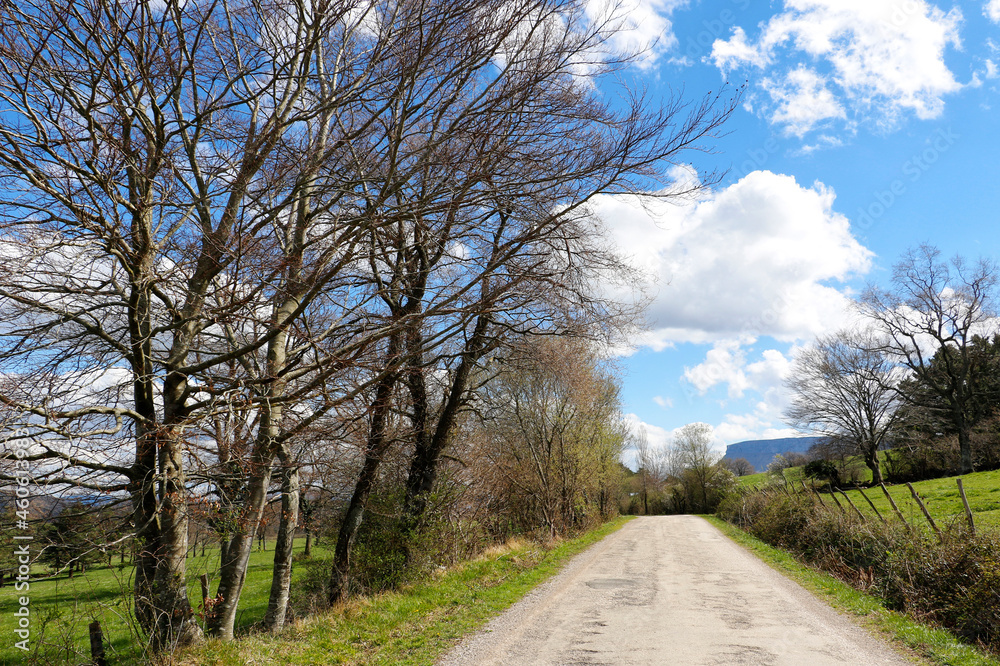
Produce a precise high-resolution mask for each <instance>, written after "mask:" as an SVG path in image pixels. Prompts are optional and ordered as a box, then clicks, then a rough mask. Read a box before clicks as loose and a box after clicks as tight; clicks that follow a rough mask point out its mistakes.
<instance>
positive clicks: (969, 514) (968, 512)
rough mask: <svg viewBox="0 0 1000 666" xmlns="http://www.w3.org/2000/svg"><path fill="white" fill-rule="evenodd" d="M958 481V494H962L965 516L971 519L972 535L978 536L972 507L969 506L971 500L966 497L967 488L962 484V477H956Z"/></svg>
mask: <svg viewBox="0 0 1000 666" xmlns="http://www.w3.org/2000/svg"><path fill="white" fill-rule="evenodd" d="M955 481H957V482H958V494H959V495H961V496H962V504H963V505H964V506H965V517H966V518H968V519H969V529H970V530H972V536H976V522H975V521H974V520H973V519H972V509H971V508H970V507H969V500H968V499H967V498H966V497H965V488H964V487H963V486H962V479H955Z"/></svg>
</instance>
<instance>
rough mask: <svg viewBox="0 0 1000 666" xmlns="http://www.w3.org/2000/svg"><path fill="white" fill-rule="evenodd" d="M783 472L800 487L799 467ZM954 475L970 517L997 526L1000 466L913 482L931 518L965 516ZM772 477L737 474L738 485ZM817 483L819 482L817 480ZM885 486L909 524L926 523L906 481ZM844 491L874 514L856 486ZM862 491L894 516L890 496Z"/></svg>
mask: <svg viewBox="0 0 1000 666" xmlns="http://www.w3.org/2000/svg"><path fill="white" fill-rule="evenodd" d="M784 474H785V479H786V480H787V481H788V482H789V484H791V485H792V486H793V487H797V488H801V487H802V486H801V484H800V481H801V480H803V478H804V475H803V473H802V468H801V467H790V468H788V469H786V470H784ZM957 478H961V479H962V484H963V485H964V486H965V495H966V498H967V499H968V500H969V507H970V508H971V509H972V512H973V514H974V516H973V519H974V521H975V524H976V527H977V528H980V527H981V528H983V529H1000V470H994V471H992V472H976V473H974V474H966V475H964V476H961V477H954V476H950V477H942V478H940V479H928V480H927V481H917V482H915V483H913V484H912V485H913V488H914V490H916V491H917V494H919V495H920V499H921V500H922V501H923V502H924V505H925V506H926V507H927V511H928V512H929V513H930V514H931V517H932V518H934V520H935V522H937V523H938V526H939V527H942V528H944V527H945V526H946V525H948V524H949V523H950V522H951V521H955V520H965V508H964V507H963V506H962V499H961V497H960V496H959V493H958V484H957V483H956V482H955V479H957ZM774 479H775V477H774V476H773V475H771V474H768V473H767V472H763V473H760V474H750V475H747V476H743V477H740V479H739V481H740V485H741V486H745V487H755V486H760V485H764V484H768V483H772V482H773V481H774ZM864 480H866V481H870V480H871V474H870V473H868V474H867V475H866V476H865V477H864ZM806 483H809V481H808V480H807V481H806ZM817 485H819V484H818V483H817ZM886 487H887V488H888V490H889V494H890V495H892V499H893V501H894V502H895V503H896V506H897V507H898V508H899V510H900V513H902V514H903V516H904V517H905V518H906V519H907V521H908V522H910V523H911V524H912V525H917V526H927V521H926V520H925V519H924V516H923V514H922V513H921V511H920V507H919V506H917V503H916V502H915V501H914V500H913V497H912V495H911V494H910V491H909V489H908V488H907V487H906V485H905V484H896V485H887V486H886ZM846 492H847V495H848V496H849V497H850V498H851V501H852V502H854V505H855V506H857V507H858V509H860V510H861V512H862V513H864V514H865V515H868V516H872V517H874V516H875V512H874V511H872V509H871V506H870V505H869V504H868V502H866V501H865V499H864V498H863V497H862V496H861V492H859V491H857V490H848V491H846ZM864 494H865V495H867V496H868V498H869V499H871V501H872V503H873V504H874V505H875V508H876V509H878V512H879V513H880V514H881V515H882V516H884V517H885V518H887V519H892V520H895V519H896V518H895V514H894V513H893V511H892V507H891V506H890V505H889V500H887V499H886V497H885V494H884V493H883V492H882V489H881V488H878V487H874V488H866V489H865V490H864ZM823 497H824V500H825V501H826V502H827V503H831V504H832V502H831V500H830V499H829V497H828V496H827V495H825V494H824V495H823ZM838 499H840V501H841V502H842V503H843V497H841V496H839V495H838ZM845 508H846V509H848V510H850V507H847V506H845Z"/></svg>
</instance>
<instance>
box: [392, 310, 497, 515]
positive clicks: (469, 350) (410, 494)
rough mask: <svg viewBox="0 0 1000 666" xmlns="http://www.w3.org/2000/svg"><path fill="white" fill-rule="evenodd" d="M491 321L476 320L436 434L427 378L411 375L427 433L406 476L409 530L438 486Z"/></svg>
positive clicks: (420, 439)
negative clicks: (443, 459) (431, 427)
mask: <svg viewBox="0 0 1000 666" xmlns="http://www.w3.org/2000/svg"><path fill="white" fill-rule="evenodd" d="M489 323H490V320H489V318H488V317H487V316H485V315H480V316H479V318H478V319H477V320H476V327H475V329H474V330H473V333H472V335H471V336H470V337H469V341H468V342H467V343H466V351H465V353H463V354H462V360H461V361H460V362H459V365H458V369H457V370H456V371H455V377H454V378H453V379H452V384H451V387H450V389H449V391H448V398H447V400H446V401H445V404H444V407H443V408H442V409H441V415H440V416H439V417H438V421H437V426H436V427H435V428H434V431H433V435H431V433H430V432H429V424H427V422H426V419H427V418H428V412H429V410H428V408H427V391H426V386H425V384H424V381H423V374H422V373H417V372H413V374H412V375H411V377H410V378H409V379H410V382H409V388H410V399H411V400H412V401H413V402H414V404H415V405H416V404H417V403H418V402H420V403H422V406H421V407H420V409H419V411H418V410H417V409H415V410H414V413H415V414H417V415H419V416H420V417H421V422H422V424H423V430H424V431H425V432H426V434H425V435H424V436H423V437H418V438H417V440H416V446H415V448H414V451H413V459H412V460H411V462H410V471H409V475H408V476H407V479H406V500H405V502H404V510H403V511H404V523H405V526H404V529H406V530H408V531H409V530H413V529H416V526H417V525H418V524H419V522H420V520H421V518H423V515H424V511H425V510H426V509H427V498H428V496H429V495H430V493H431V491H432V490H433V489H434V481H435V480H436V478H437V466H438V461H439V460H440V458H441V454H442V453H443V452H444V450H445V448H447V446H448V443H449V441H450V439H451V435H452V431H453V430H454V429H455V425H456V423H457V422H458V415H459V409H461V407H462V404H463V401H464V400H465V397H466V395H465V394H466V388H467V386H468V383H469V377H470V375H471V374H472V369H473V367H474V366H475V364H476V363H477V362H478V361H479V359H480V358H482V356H483V355H484V354H485V353H487V351H488V346H487V344H486V333H487V331H488V328H489ZM417 335H418V334H417V333H411V337H410V339H409V341H408V342H409V345H410V347H411V350H410V361H411V363H412V362H414V360H415V359H416V358H419V357H418V356H416V353H417V351H418V350H419V344H420V343H419V341H418V339H417V337H416V336H417Z"/></svg>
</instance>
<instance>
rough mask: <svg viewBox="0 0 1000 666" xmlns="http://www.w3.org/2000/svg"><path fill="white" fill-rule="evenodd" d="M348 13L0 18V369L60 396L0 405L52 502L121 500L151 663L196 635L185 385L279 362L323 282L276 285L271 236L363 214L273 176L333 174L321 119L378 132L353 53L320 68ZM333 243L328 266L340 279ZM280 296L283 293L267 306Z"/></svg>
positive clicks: (290, 5)
mask: <svg viewBox="0 0 1000 666" xmlns="http://www.w3.org/2000/svg"><path fill="white" fill-rule="evenodd" d="M352 9H353V3H346V2H345V3H339V4H337V3H327V2H323V3H318V4H316V5H306V4H303V3H294V2H278V1H275V2H263V3H256V2H255V3H243V4H239V5H232V4H227V3H220V2H207V3H190V2H183V1H174V0H167V1H166V2H164V3H143V2H140V3H96V4H81V3H76V4H71V5H66V4H65V3H61V2H54V1H53V2H48V1H46V0H39V1H37V2H25V3H18V4H16V5H15V4H11V3H5V4H3V5H2V7H0V44H2V45H3V46H2V47H0V48H2V54H0V55H2V59H3V62H4V66H3V68H2V69H0V190H2V194H0V197H2V200H0V223H2V226H3V229H2V233H3V238H2V240H3V243H4V248H5V249H4V253H3V255H4V262H3V266H2V267H0V271H2V275H0V301H2V307H3V310H4V315H5V317H4V318H5V320H6V322H7V325H6V328H5V330H4V333H5V338H4V340H5V346H4V349H3V358H4V360H5V362H6V364H7V367H8V368H10V369H11V371H13V372H17V373H19V376H20V377H21V378H22V379H23V380H24V381H25V382H36V381H38V380H39V379H41V378H45V381H46V382H48V383H49V384H51V385H52V387H53V389H54V390H53V393H52V395H59V396H61V397H60V399H59V400H58V401H57V402H53V401H52V400H51V398H48V399H46V400H44V401H41V400H39V399H38V398H37V397H36V396H34V395H31V394H29V393H26V392H25V391H20V392H18V391H13V392H11V393H9V394H7V395H5V396H3V400H4V402H5V404H6V405H7V406H8V407H9V408H10V409H12V410H16V411H18V412H20V413H21V414H23V415H24V423H23V425H24V426H25V427H27V428H29V429H31V430H32V432H33V433H34V438H35V442H36V444H37V448H36V451H40V452H39V453H36V455H35V459H37V460H57V461H60V462H61V463H63V464H65V465H67V466H68V467H69V468H70V469H71V472H70V473H68V474H63V475H57V476H55V477H53V478H52V479H51V480H52V481H53V482H57V483H63V484H70V485H77V486H84V487H90V488H96V489H100V490H105V491H113V492H114V491H119V492H120V491H122V490H127V491H128V492H129V493H130V494H131V496H132V499H133V506H134V514H133V520H132V523H133V528H134V529H135V533H136V540H137V543H139V544H140V548H139V555H138V557H137V562H136V574H135V610H136V615H137V618H138V620H139V624H140V626H141V627H142V628H143V629H145V630H146V631H148V632H149V634H150V636H151V645H152V647H153V648H154V649H165V648H169V647H171V646H172V645H175V644H177V643H184V642H189V641H191V640H194V639H196V638H197V636H198V634H199V633H200V630H199V628H198V625H197V624H196V623H195V622H194V621H193V618H192V613H191V608H190V604H189V602H188V599H187V592H186V585H185V555H186V552H187V533H188V529H187V523H188V519H189V515H188V501H187V498H188V493H189V489H190V488H189V481H188V479H187V476H186V469H185V462H186V456H187V454H186V450H187V449H188V447H189V445H190V444H191V443H190V441H189V440H188V437H187V434H186V433H187V432H189V429H190V427H191V426H192V425H193V424H196V423H197V422H198V420H199V419H200V418H202V417H203V416H204V415H205V414H206V413H207V411H209V410H210V409H211V408H212V407H213V405H214V404H215V402H216V397H217V396H214V395H207V396H206V395H205V394H204V392H203V391H202V389H203V388H204V386H205V385H204V383H203V381H202V379H201V378H200V377H201V375H202V374H204V373H206V372H208V371H210V370H213V369H217V368H220V367H223V366H225V365H226V364H228V363H229V362H230V361H232V360H233V359H235V358H239V357H241V356H245V355H247V354H251V353H254V352H255V351H256V350H259V349H261V348H264V347H265V346H267V345H268V344H270V345H271V346H272V348H279V347H281V346H282V344H283V343H282V337H283V336H284V335H286V332H287V329H288V327H289V326H290V324H291V322H292V321H294V320H296V319H297V318H298V317H299V315H300V314H301V313H302V312H303V311H304V310H305V309H306V308H307V307H308V305H309V303H310V302H311V301H312V300H314V299H315V298H316V297H317V296H318V295H319V294H320V293H321V290H322V287H323V281H324V280H325V279H326V278H328V277H330V276H331V275H334V274H336V273H335V270H333V269H331V268H330V267H329V266H326V265H324V264H323V262H320V263H319V264H318V266H317V268H316V270H314V271H312V272H310V271H309V270H308V269H302V267H301V266H298V267H296V266H291V267H290V266H289V264H288V263H287V261H286V259H287V258H288V257H289V255H288V254H287V252H285V251H283V250H282V248H281V243H280V241H277V242H276V239H280V235H276V234H275V233H274V232H275V230H276V229H284V230H285V231H286V232H287V234H288V236H294V235H295V234H296V233H298V232H301V229H299V228H298V227H297V226H296V221H297V220H301V219H302V217H303V213H302V211H303V207H304V206H307V205H308V207H309V208H310V210H311V212H310V213H306V214H305V218H306V219H307V220H309V221H310V222H315V221H317V220H319V219H320V215H319V212H320V211H323V212H326V213H329V212H330V211H333V210H336V212H337V216H336V217H337V222H338V224H337V225H336V230H337V231H336V233H338V234H341V235H344V234H346V235H347V236H348V237H349V236H350V234H351V233H353V232H354V231H356V230H357V229H360V228H362V227H363V226H364V221H365V220H368V219H370V218H368V217H366V214H365V209H364V206H361V207H358V206H356V205H355V202H354V201H344V200H343V197H341V198H340V199H338V198H337V197H336V196H331V195H330V193H331V192H335V193H339V194H341V195H343V194H344V193H350V192H352V189H351V188H345V187H339V188H335V189H331V188H326V189H325V190H324V192H326V196H325V197H318V196H317V195H316V193H315V190H316V188H315V185H316V182H315V179H314V178H295V177H287V176H288V175H289V174H290V172H300V169H301V165H302V164H311V165H316V164H322V165H327V166H328V167H329V166H331V165H332V163H336V162H337V160H338V159H339V158H340V157H341V156H342V153H341V152H339V151H336V150H332V149H331V150H325V151H324V149H323V146H322V145H321V144H317V142H316V141H313V140H312V139H311V137H310V136H308V134H309V132H310V131H311V128H314V127H315V125H316V123H315V119H316V118H317V117H319V116H321V114H322V113H323V112H324V111H325V110H329V109H331V108H334V107H336V108H337V109H338V113H337V114H336V119H337V127H338V130H339V131H340V132H341V134H342V135H346V136H347V137H351V136H354V135H357V134H358V133H361V132H363V131H364V128H365V127H368V126H369V125H370V123H371V119H372V118H373V117H375V116H377V115H378V112H379V109H378V108H371V107H370V106H364V104H366V103H367V100H368V92H369V91H370V89H371V88H372V87H373V86H374V85H375V84H376V83H377V82H379V81H380V80H382V74H384V72H381V71H380V70H379V69H378V68H377V67H374V68H373V67H366V66H364V63H367V62H371V58H372V57H373V56H372V55H371V52H370V51H367V52H366V53H368V56H367V57H368V59H367V60H364V62H363V63H362V64H361V65H358V61H357V60H356V59H355V60H353V61H352V60H351V59H350V58H347V57H345V49H344V48H341V49H335V53H333V54H329V53H328V51H327V50H326V48H325V47H326V46H328V45H329V44H328V42H329V41H330V40H331V39H332V40H333V41H338V40H339V43H340V44H341V45H344V44H347V45H348V46H350V45H351V44H352V42H351V41H350V39H347V40H345V39H344V37H345V34H347V33H350V31H351V28H350V25H351V21H354V25H355V26H356V24H357V21H358V19H351V18H349V17H348V13H349V11H350V10H352ZM328 56H329V57H330V59H331V60H336V61H338V62H340V63H341V67H340V68H339V69H338V70H337V75H336V77H337V81H336V85H333V86H331V85H330V81H329V78H328V77H326V76H324V74H323V73H324V71H326V65H324V63H325V62H327V57H328ZM344 61H347V62H348V63H350V64H351V65H354V67H348V66H344V65H343V63H344ZM328 117H329V119H330V121H331V122H333V117H332V116H330V115H329V114H328ZM348 119H349V122H348ZM338 145H341V144H338ZM332 172H334V170H331V171H330V173H332ZM313 173H320V170H319V169H314V170H313ZM351 177H353V176H351ZM305 202H309V203H308V204H306V203H305ZM327 219H329V215H328V216H327ZM326 228H327V229H330V227H329V226H327V227H326ZM335 244H336V243H335V242H333V241H332V240H331V241H330V242H329V243H328V244H327V248H328V249H327V251H326V252H327V257H329V258H333V259H334V260H349V259H347V258H345V257H344V253H343V251H342V248H340V249H333V248H331V247H330V246H333V245H335ZM286 246H287V244H286ZM275 250H277V251H275ZM320 254H322V252H320ZM296 271H299V272H300V274H298V275H296V274H295V273H296ZM282 276H284V277H285V278H287V279H291V280H292V281H293V282H295V283H296V284H297V285H298V286H297V287H296V288H295V289H293V290H292V292H291V293H290V294H288V296H287V297H282V298H275V297H274V291H273V288H274V285H275V284H277V283H279V282H280V281H281V279H282ZM267 303H270V304H272V305H273V307H270V308H263V310H262V305H264V304H267ZM262 311H263V312H267V315H262ZM268 317H270V318H269V319H268ZM260 319H266V320H267V324H266V325H265V326H263V327H261V328H258V329H257V331H258V332H259V333H260V334H259V335H256V336H254V337H253V338H252V339H243V340H240V344H239V346H238V347H236V348H233V346H232V345H230V344H228V343H227V341H226V334H225V332H226V331H227V330H228V329H229V327H232V326H234V325H235V326H237V327H238V325H239V323H240V322H242V321H247V320H249V321H258V320H260ZM280 367H281V361H280V360H276V362H275V364H272V367H271V368H269V370H270V371H271V374H270V379H269V380H268V381H271V380H274V379H276V378H277V379H279V380H280ZM95 382H96V383H97V384H98V386H100V387H101V390H100V391H97V390H94V388H93V387H94V384H95ZM280 383H281V382H280V381H279V382H278V384H276V386H279V387H280ZM264 393H266V391H264ZM268 419H269V420H270V421H271V422H273V421H276V420H278V419H277V418H276V417H275V416H273V415H272V416H269V417H267V418H265V419H264V420H263V421H261V422H260V423H259V428H260V430H261V432H260V434H259V438H263V439H264V440H268V441H270V440H271V438H272V437H273V433H272V432H271V431H270V430H269V428H270V426H269V425H268ZM102 438H104V439H105V440H106V441H107V443H108V446H107V448H106V449H105V450H104V451H99V450H97V449H98V447H99V446H100V440H101V439H102ZM127 438H132V440H133V443H134V452H133V453H132V454H131V455H127V454H125V452H124V444H125V441H126V439H127ZM70 442H72V444H70ZM74 446H75V447H80V446H83V447H84V448H85V449H87V451H86V453H85V454H83V455H80V454H79V453H74V451H73V450H72V447H74ZM265 448H267V447H265ZM258 458H259V459H260V462H261V465H264V466H269V464H270V461H267V460H265V459H266V458H267V456H266V455H262V456H258ZM251 506H255V505H254V503H251ZM230 554H231V555H233V556H236V555H235V554H232V553H230ZM240 556H241V555H240ZM226 595H227V598H232V596H233V595H232V594H231V593H230V592H226ZM222 633H224V634H227V633H228V632H227V631H223V632H222Z"/></svg>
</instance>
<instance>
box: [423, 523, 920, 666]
mask: <svg viewBox="0 0 1000 666" xmlns="http://www.w3.org/2000/svg"><path fill="white" fill-rule="evenodd" d="M912 663H913V662H911V661H908V660H906V659H905V658H903V657H901V656H899V655H898V654H896V653H895V652H893V651H892V650H891V649H890V648H888V647H887V646H886V645H885V644H884V643H883V642H881V641H879V640H878V639H877V638H875V637H873V636H872V635H871V634H870V633H868V632H867V631H866V630H864V629H862V628H860V627H858V626H857V625H855V624H853V623H852V622H851V621H850V620H849V619H847V618H846V617H845V616H843V615H840V614H839V613H837V612H836V611H834V610H832V609H831V608H830V607H828V606H827V605H825V604H824V603H822V602H820V601H818V600H817V599H816V598H815V597H813V596H812V595H811V594H810V593H809V592H807V591H805V590H804V589H802V588H801V587H799V586H798V585H797V584H796V583H793V582H791V581H789V580H788V579H787V578H785V577H783V576H781V575H780V574H778V573H777V572H775V571H774V570H773V569H771V568H770V567H768V566H767V565H765V564H764V563H762V562H761V561H760V560H758V559H757V558H756V557H754V556H753V555H751V554H749V553H748V552H747V551H745V550H743V549H742V548H741V547H739V546H737V545H736V544H735V543H733V542H732V541H730V540H729V539H727V538H726V537H725V536H723V535H722V533H721V532H719V531H718V530H717V529H715V528H714V527H712V525H710V524H709V523H708V522H707V521H705V520H702V519H701V518H696V517H693V516H663V517H655V518H654V517H649V518H638V519H636V520H633V521H631V522H629V523H628V524H627V525H625V527H623V528H622V529H621V530H619V531H618V532H615V533H614V534H612V535H611V536H609V537H607V538H606V539H604V540H603V541H601V542H600V543H598V544H596V545H594V546H592V547H591V548H589V549H588V550H587V551H585V552H584V553H581V554H580V555H578V556H577V557H576V558H574V559H573V560H572V561H571V562H570V563H569V564H568V565H567V566H566V568H565V569H563V571H562V572H561V573H560V574H559V575H557V576H556V577H554V578H553V579H551V580H550V581H549V582H548V583H546V584H545V585H543V586H541V587H539V588H538V589H536V590H535V591H534V592H532V593H531V594H529V595H528V596H527V597H525V598H524V599H522V600H521V601H520V602H518V603H517V604H515V605H514V606H512V607H511V608H510V609H509V610H508V611H507V612H506V613H504V614H502V615H500V616H499V617H497V618H496V619H494V620H493V621H492V622H491V623H490V624H489V625H488V627H487V628H486V629H485V630H484V631H481V632H479V633H478V634H475V635H473V636H471V637H470V638H468V639H466V640H465V641H464V642H463V643H461V644H460V645H458V646H457V647H456V648H455V649H454V650H452V651H451V652H450V653H448V654H447V655H445V657H444V658H443V659H442V660H441V661H440V662H439V666H456V665H459V664H468V665H470V666H471V665H475V666H480V665H483V664H613V665H615V666H618V665H625V664H657V665H661V664H671V665H674V664H676V665H681V664H726V665H736V664H788V665H790V666H803V665H805V666H821V665H824V664H853V665H861V664H863V665H865V666H875V665H883V664H885V665H895V664H899V665H903V664H912Z"/></svg>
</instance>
